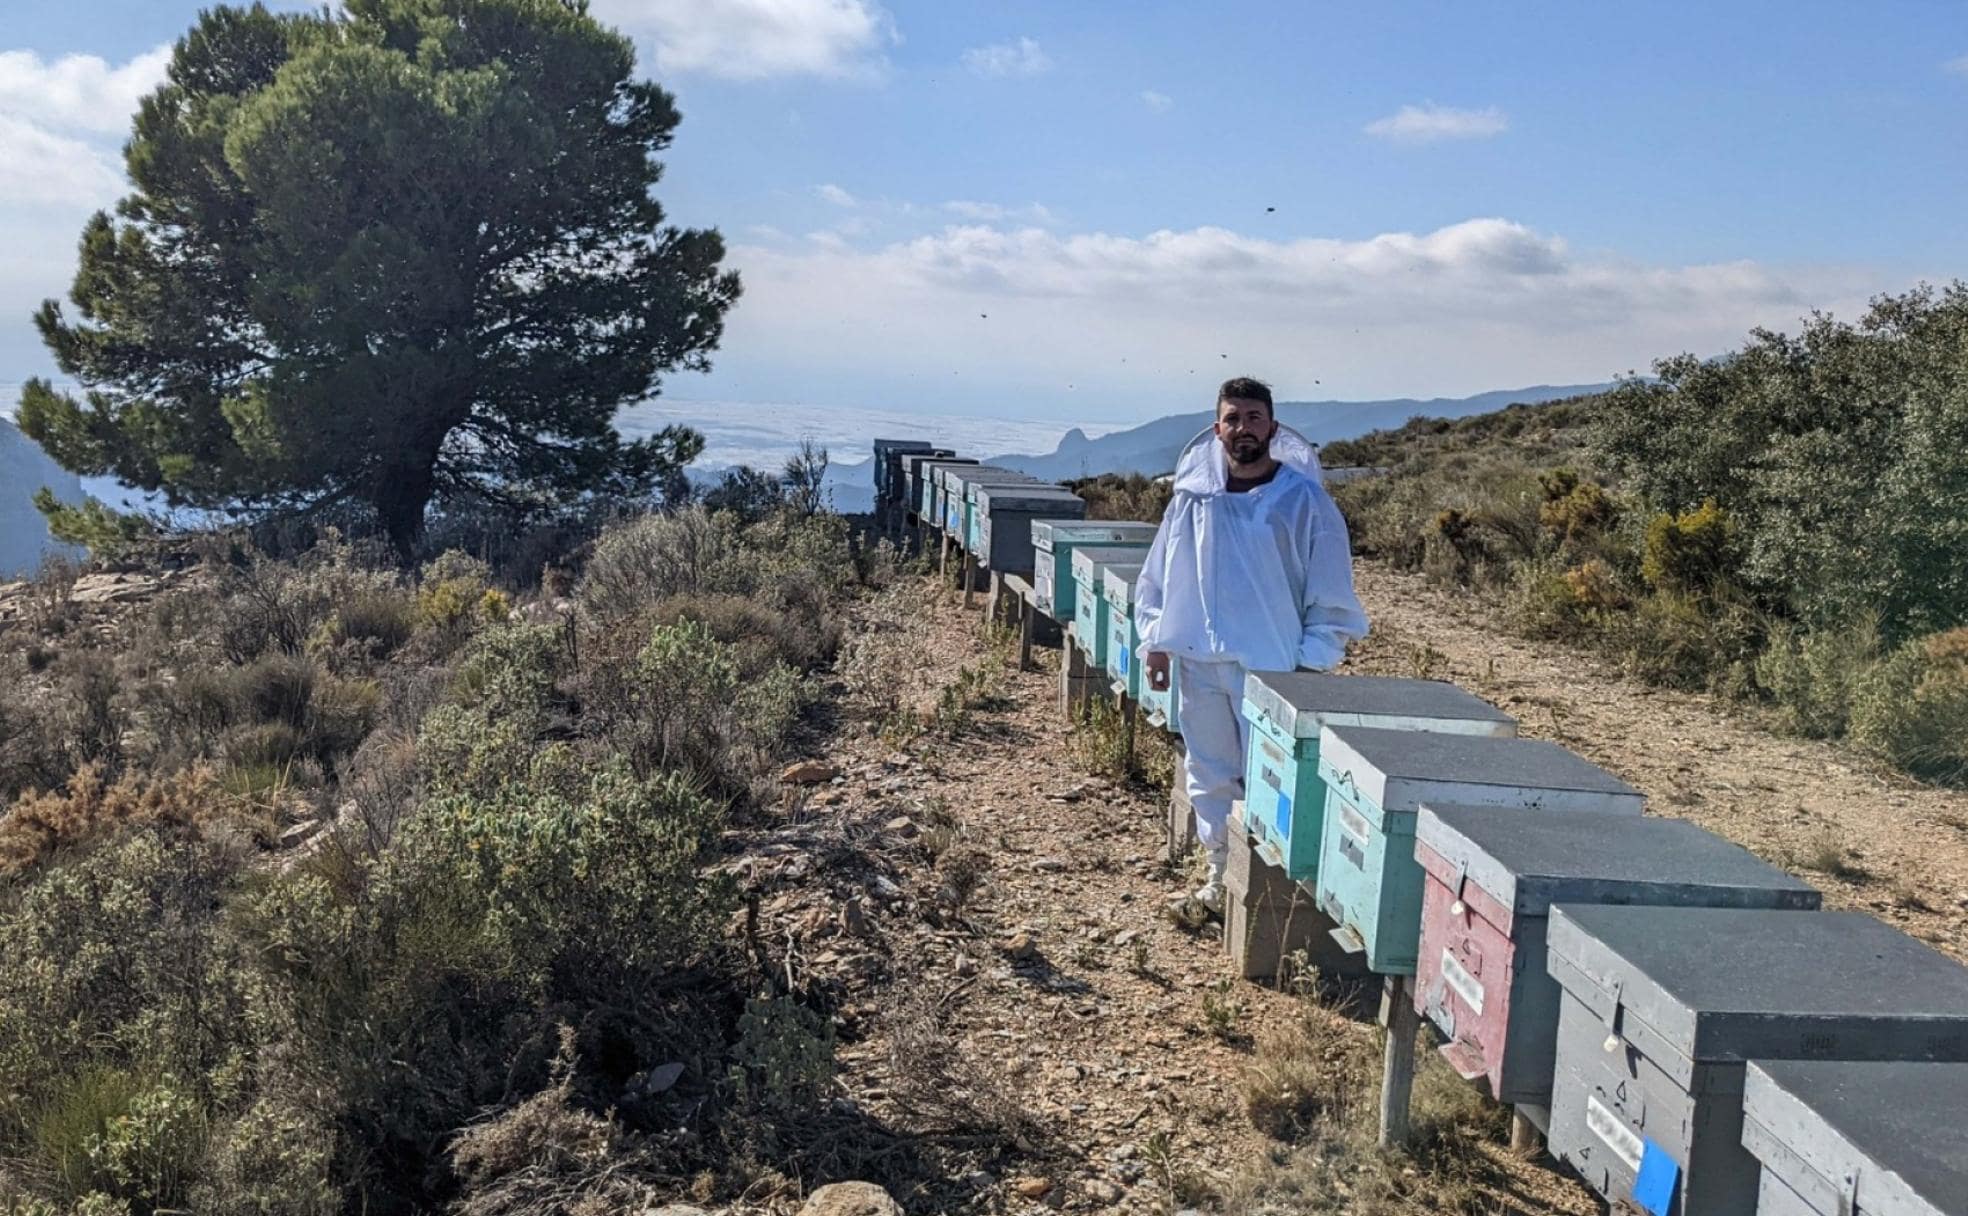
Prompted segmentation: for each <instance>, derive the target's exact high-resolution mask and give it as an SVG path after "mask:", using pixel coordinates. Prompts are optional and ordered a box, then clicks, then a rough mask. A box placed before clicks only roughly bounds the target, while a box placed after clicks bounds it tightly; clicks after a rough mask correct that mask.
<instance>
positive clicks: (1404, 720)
mask: <svg viewBox="0 0 1968 1216" xmlns="http://www.w3.org/2000/svg"><path fill="white" fill-rule="evenodd" d="M1244 700H1246V701H1248V702H1250V704H1251V706H1252V707H1253V708H1255V709H1257V710H1259V711H1260V712H1261V713H1263V714H1264V715H1265V716H1266V717H1268V718H1270V720H1271V721H1273V722H1276V723H1277V724H1278V727H1279V729H1280V730H1281V731H1283V732H1284V733H1285V734H1287V735H1289V736H1291V737H1293V738H1298V739H1316V738H1318V737H1319V730H1320V728H1321V727H1323V726H1374V727H1385V728H1388V729H1392V730H1441V729H1448V730H1451V731H1454V732H1456V733H1465V734H1486V735H1487V734H1497V735H1502V734H1514V733H1515V727H1516V724H1517V720H1516V719H1515V718H1513V717H1511V716H1510V715H1509V714H1507V713H1504V712H1503V711H1502V710H1500V709H1498V708H1497V707H1496V706H1494V705H1492V704H1490V703H1489V702H1488V701H1485V700H1484V699H1483V698H1481V697H1479V696H1477V695H1476V694H1475V693H1471V692H1465V691H1463V690H1462V689H1460V688H1457V687H1456V686H1455V685H1453V684H1450V683H1447V682H1446V681H1442V680H1408V679H1401V678H1399V677H1391V676H1351V675H1348V676H1335V675H1326V674H1324V673H1321V672H1316V671H1253V672H1251V673H1250V674H1249V675H1248V676H1247V677H1245V679H1244ZM1465 723H1467V724H1469V725H1463V724H1465ZM1480 723H1496V724H1497V725H1495V726H1487V727H1486V726H1482V725H1478V724H1480Z"/></svg>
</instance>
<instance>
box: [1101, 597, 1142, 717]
mask: <svg viewBox="0 0 1968 1216" xmlns="http://www.w3.org/2000/svg"><path fill="white" fill-rule="evenodd" d="M1140 574H1141V563H1140V562H1114V563H1112V564H1110V565H1109V566H1107V567H1106V569H1104V570H1103V571H1102V572H1101V596H1102V598H1103V599H1105V600H1106V602H1107V654H1106V658H1105V660H1104V662H1105V665H1106V668H1107V674H1108V675H1110V676H1112V677H1114V691H1116V692H1119V693H1123V694H1125V695H1126V696H1127V697H1128V699H1130V700H1134V701H1139V700H1140V699H1141V661H1140V659H1139V658H1138V657H1137V656H1136V655H1135V651H1136V650H1137V649H1138V648H1139V647H1140V646H1141V635H1140V634H1139V633H1137V632H1135V628H1134V580H1135V579H1136V578H1138V577H1140Z"/></svg>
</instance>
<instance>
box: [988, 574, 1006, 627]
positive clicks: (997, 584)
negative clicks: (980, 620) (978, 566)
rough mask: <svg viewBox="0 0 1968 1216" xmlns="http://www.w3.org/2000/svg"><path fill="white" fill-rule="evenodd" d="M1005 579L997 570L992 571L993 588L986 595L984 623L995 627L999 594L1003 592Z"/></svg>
mask: <svg viewBox="0 0 1968 1216" xmlns="http://www.w3.org/2000/svg"><path fill="white" fill-rule="evenodd" d="M1003 590H1004V580H1003V579H1002V578H1001V577H999V575H998V572H997V571H996V570H993V571H991V589H990V590H989V591H988V592H986V593H985V595H984V624H985V625H986V626H988V627H993V628H995V627H996V625H997V623H998V596H999V595H1000V594H1002V593H1003Z"/></svg>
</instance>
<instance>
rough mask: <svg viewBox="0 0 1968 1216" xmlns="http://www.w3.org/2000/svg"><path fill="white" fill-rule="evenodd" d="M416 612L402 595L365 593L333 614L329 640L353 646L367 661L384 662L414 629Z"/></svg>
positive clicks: (397, 592) (399, 593)
mask: <svg viewBox="0 0 1968 1216" xmlns="http://www.w3.org/2000/svg"><path fill="white" fill-rule="evenodd" d="M417 617H418V608H417V606H416V604H415V602H414V601H412V600H411V599H410V598H409V597H407V596H405V595H404V594H403V593H402V592H400V591H396V590H394V589H392V590H388V591H367V592H363V593H362V594H360V595H358V596H356V597H355V598H354V599H352V600H350V601H349V602H348V603H345V604H343V605H342V606H341V607H340V608H338V609H336V611H335V620H334V623H333V625H332V627H331V630H330V634H331V639H332V640H333V641H335V642H347V643H353V644H354V645H355V646H356V647H357V648H358V649H359V650H360V651H361V652H362V653H363V654H364V655H366V656H367V657H369V658H376V659H380V658H387V657H389V656H390V655H392V654H395V653H396V652H397V651H398V650H399V649H401V648H402V646H403V645H404V643H406V642H408V641H409V640H410V636H411V635H412V634H413V633H415V632H416V629H417Z"/></svg>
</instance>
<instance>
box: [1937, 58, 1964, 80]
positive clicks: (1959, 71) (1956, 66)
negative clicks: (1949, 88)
mask: <svg viewBox="0 0 1968 1216" xmlns="http://www.w3.org/2000/svg"><path fill="white" fill-rule="evenodd" d="M1941 66H1942V67H1944V68H1946V69H1947V70H1948V71H1950V72H1953V73H1954V74H1955V75H1957V76H1968V55H1963V56H1961V57H1960V58H1958V59H1950V60H1948V61H1947V62H1946V63H1945V64H1942V65H1941Z"/></svg>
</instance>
